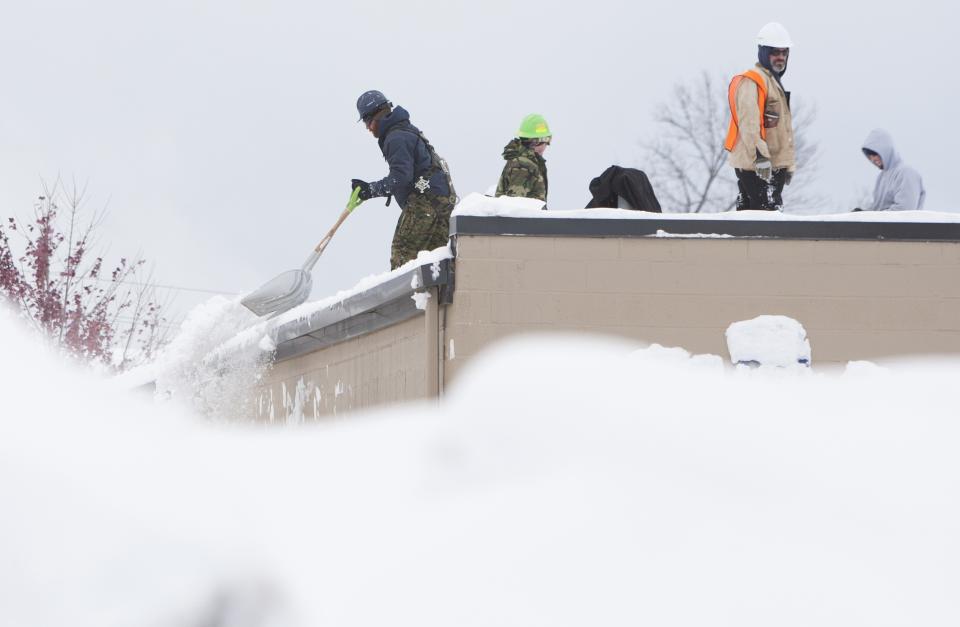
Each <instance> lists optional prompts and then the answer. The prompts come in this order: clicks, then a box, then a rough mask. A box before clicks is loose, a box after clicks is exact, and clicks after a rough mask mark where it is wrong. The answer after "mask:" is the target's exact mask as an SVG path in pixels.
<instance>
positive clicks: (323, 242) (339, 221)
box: [313, 207, 353, 255]
mask: <svg viewBox="0 0 960 627" xmlns="http://www.w3.org/2000/svg"><path fill="white" fill-rule="evenodd" d="M351 211H353V207H347V208H346V209H344V210H343V213H341V214H340V217H339V218H337V222H336V223H335V224H334V225H333V228H331V229H330V230H329V231H327V234H326V235H324V236H323V239H322V240H320V243H319V244H317V247H316V248H314V249H313V251H314V252H315V253H317V254H318V255H319V254H321V253H322V252H323V250H324V249H325V248H326V247H327V244H329V243H330V240H332V239H333V234H334V233H336V232H337V229H339V228H340V225H341V224H343V221H344V220H346V219H347V216H348V215H350V212H351Z"/></svg>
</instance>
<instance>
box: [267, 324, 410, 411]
mask: <svg viewBox="0 0 960 627" xmlns="http://www.w3.org/2000/svg"><path fill="white" fill-rule="evenodd" d="M424 336H425V333H424V321H423V316H422V315H421V316H417V317H414V318H411V319H409V320H406V321H404V322H400V323H398V324H395V325H393V326H390V327H387V328H384V329H380V330H379V331H374V332H372V333H368V334H367V335H363V336H360V337H356V338H353V339H349V340H346V341H343V342H340V343H339V344H334V345H332V346H328V347H326V348H323V349H321V350H318V351H314V352H312V353H307V354H305V355H301V356H299V357H295V358H293V359H288V360H285V361H281V362H279V363H277V364H274V366H273V367H272V369H271V370H270V372H269V373H268V374H267V375H266V377H265V378H264V383H263V385H262V386H260V387H259V388H258V389H257V390H256V391H255V393H254V413H255V418H256V419H257V420H260V421H265V422H271V421H272V422H280V421H292V422H299V421H302V420H304V421H310V420H319V419H322V418H326V417H333V416H336V415H338V414H341V413H344V412H348V411H350V410H355V409H361V408H369V407H374V406H376V405H380V404H384V403H397V402H402V401H411V400H418V399H422V398H424V396H425V389H426V388H425V363H424V362H425V351H424Z"/></svg>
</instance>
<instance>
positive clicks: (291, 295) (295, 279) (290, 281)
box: [240, 187, 363, 316]
mask: <svg viewBox="0 0 960 627" xmlns="http://www.w3.org/2000/svg"><path fill="white" fill-rule="evenodd" d="M361 202H363V201H362V200H360V188H359V187H357V188H356V189H354V190H353V193H352V194H350V200H348V201H347V208H346V209H344V210H343V213H341V214H340V217H339V218H337V222H336V224H334V225H333V228H331V229H330V230H329V231H328V232H327V234H326V235H325V236H324V237H323V239H322V240H320V243H319V244H317V247H316V248H314V249H313V252H312V253H311V254H310V256H309V257H307V260H306V261H305V262H303V267H302V268H300V269H298V270H288V271H287V272H284V273H282V274H280V275H278V276H277V277H275V278H274V279H272V280H271V281H269V282H267V283H266V284H264V285H263V287H261V288H259V289H257V290H255V291H253V292H250V293H249V294H247V295H246V296H244V297H243V299H242V300H241V301H240V304H241V305H243V306H244V307H246V308H247V309H249V310H250V311H252V312H253V313H254V314H256V315H258V316H266V315H267V314H273V315H276V314H281V313H283V312H285V311H287V310H288V309H293V308H294V307H296V306H297V305H299V304H301V303H303V302H304V301H306V300H307V298H309V297H310V289H311V288H312V287H313V280H312V279H311V277H310V271H311V270H313V266H314V265H315V264H316V263H317V260H318V259H320V255H322V254H323V250H324V249H325V248H326V247H327V244H329V243H330V240H331V239H333V234H334V233H336V232H337V229H338V228H340V225H341V224H343V221H344V220H346V219H347V216H348V215H350V212H351V211H353V210H354V209H356V208H357V206H358V205H359V204H360V203H361Z"/></svg>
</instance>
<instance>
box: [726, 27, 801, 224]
mask: <svg viewBox="0 0 960 627" xmlns="http://www.w3.org/2000/svg"><path fill="white" fill-rule="evenodd" d="M757 45H758V57H759V62H758V63H757V64H756V66H754V67H753V68H752V69H750V70H747V71H746V72H744V73H743V74H738V75H737V76H735V77H733V81H731V83H730V90H729V93H728V100H729V103H730V129H729V131H728V132H727V139H726V142H725V143H724V147H725V148H726V149H727V150H728V151H729V152H730V155H729V163H730V165H731V166H733V168H734V171H735V172H736V174H737V185H738V187H739V190H740V195H739V196H738V197H737V210H738V211H742V210H745V209H759V210H765V211H778V210H779V209H780V208H781V207H782V206H783V197H782V193H783V186H784V185H789V184H790V180H791V179H792V178H793V173H794V171H795V170H796V156H795V151H794V142H793V118H792V116H791V115H790V92H788V91H785V90H784V88H783V83H782V79H783V75H784V73H786V71H787V60H788V59H789V57H790V48H791V47H792V46H793V42H792V41H791V40H790V35H789V33H787V29H785V28H784V27H783V26H781V25H780V24H778V23H777V22H771V23H769V24H767V25H765V26H764V27H763V28H761V29H760V32H759V33H757Z"/></svg>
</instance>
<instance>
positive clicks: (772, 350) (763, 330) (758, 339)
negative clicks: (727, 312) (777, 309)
mask: <svg viewBox="0 0 960 627" xmlns="http://www.w3.org/2000/svg"><path fill="white" fill-rule="evenodd" d="M727 348H728V350H729V351H730V361H732V362H733V363H734V364H742V365H745V366H762V367H773V368H796V367H798V366H799V367H808V366H810V341H809V340H808V339H807V331H806V329H804V328H803V325H802V324H800V323H799V322H797V321H796V320H794V319H793V318H788V317H787V316H757V317H756V318H754V319H752V320H741V321H740V322H734V323H733V324H731V325H730V326H729V327H727Z"/></svg>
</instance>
